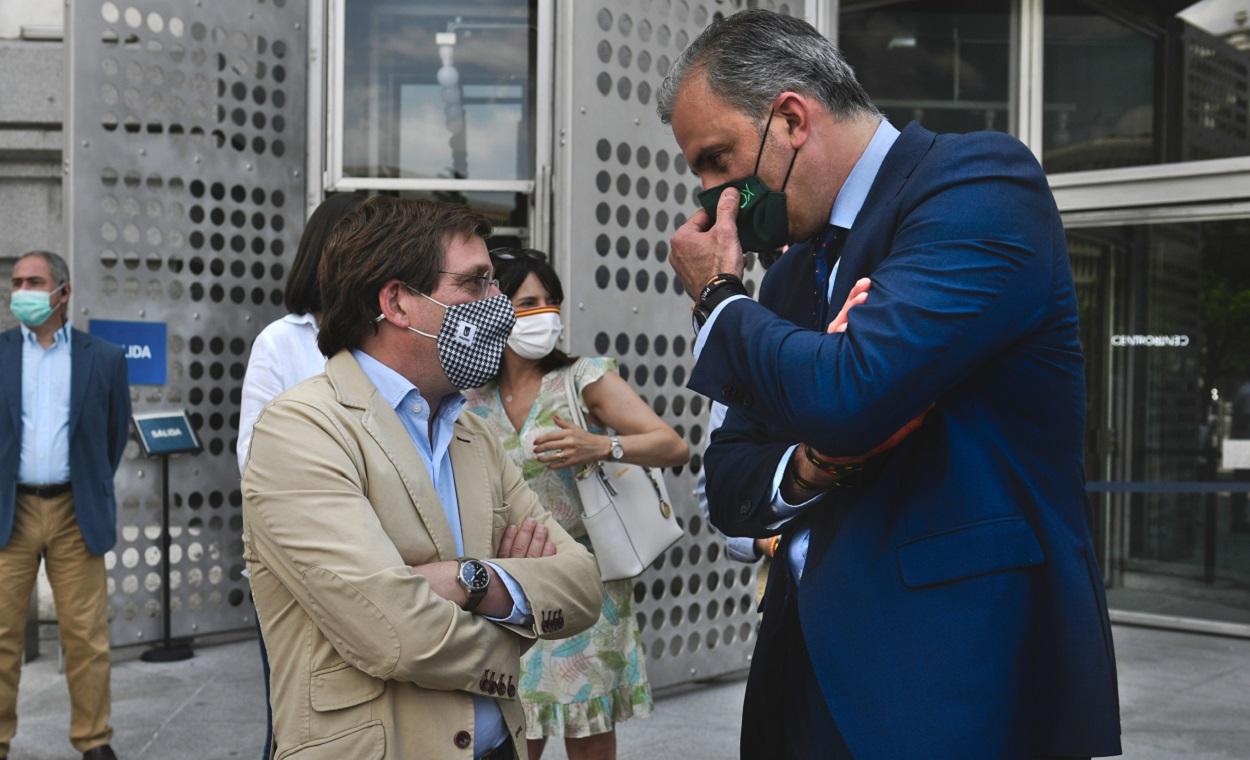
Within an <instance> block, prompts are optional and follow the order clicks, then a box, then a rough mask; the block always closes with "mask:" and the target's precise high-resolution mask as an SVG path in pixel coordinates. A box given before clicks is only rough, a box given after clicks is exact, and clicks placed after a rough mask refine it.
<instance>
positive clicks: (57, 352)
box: [0, 251, 130, 760]
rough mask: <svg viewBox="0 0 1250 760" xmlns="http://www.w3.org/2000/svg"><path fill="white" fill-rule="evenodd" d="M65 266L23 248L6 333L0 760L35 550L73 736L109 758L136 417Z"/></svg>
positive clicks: (2, 351)
mask: <svg viewBox="0 0 1250 760" xmlns="http://www.w3.org/2000/svg"><path fill="white" fill-rule="evenodd" d="M69 299H70V284H69V268H68V267H67V266H66V264H65V260H64V259H62V258H61V257H60V256H58V255H56V254H55V253H48V252H46V251H32V252H30V253H26V254H23V255H22V256H21V257H20V258H19V259H18V260H17V263H16V264H15V265H14V267H13V276H12V294H11V297H10V303H9V308H10V310H11V311H12V313H13V316H15V317H16V318H17V319H18V321H19V322H20V323H21V324H20V325H19V326H18V327H17V328H15V329H12V330H8V331H7V332H4V333H0V367H3V368H4V370H3V373H2V374H0V760H7V755H8V752H9V742H10V741H12V739H13V735H14V734H15V733H16V731H17V688H18V682H19V680H20V678H21V669H22V645H23V633H24V631H25V625H26V616H27V608H28V607H29V604H30V597H31V590H32V589H33V587H34V584H35V576H36V573H37V572H38V570H39V560H40V558H42V559H43V560H44V561H45V562H46V564H47V572H48V581H49V582H50V583H51V585H52V593H53V596H54V598H55V600H56V614H57V627H58V629H59V631H60V635H61V647H62V649H63V650H64V652H65V678H66V680H67V681H68V682H69V694H70V730H69V737H70V742H71V743H72V744H73V745H74V748H75V749H76V750H78V751H79V752H82V753H83V755H82V756H83V758H84V760H111V759H112V758H114V757H115V755H114V754H113V750H112V748H111V747H109V740H110V739H111V738H112V735H113V729H112V728H111V727H110V726H109V710H110V704H109V672H110V662H109V630H108V585H107V578H106V576H105V569H104V553H105V552H107V551H108V550H109V549H112V548H113V544H114V543H115V542H116V517H117V504H116V502H115V500H114V497H113V475H114V473H115V472H116V471H117V465H118V464H119V463H120V462H121V458H122V450H123V449H124V448H125V445H126V436H127V434H128V431H129V424H130V391H129V387H128V382H127V376H126V359H125V356H124V353H123V351H122V349H121V348H120V347H118V346H115V345H113V344H111V343H106V342H104V341H101V340H98V339H95V338H92V337H91V336H90V335H88V334H86V333H84V332H81V331H79V330H75V329H74V328H73V327H71V326H70V323H69Z"/></svg>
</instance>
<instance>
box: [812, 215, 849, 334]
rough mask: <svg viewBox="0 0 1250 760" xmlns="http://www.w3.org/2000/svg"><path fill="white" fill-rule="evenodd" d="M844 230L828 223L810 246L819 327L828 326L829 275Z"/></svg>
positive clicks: (836, 258) (843, 236) (840, 244)
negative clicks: (813, 262)
mask: <svg viewBox="0 0 1250 760" xmlns="http://www.w3.org/2000/svg"><path fill="white" fill-rule="evenodd" d="M845 233H846V230H844V229H842V228H841V227H835V226H834V225H832V224H831V225H829V226H828V227H826V228H825V231H824V232H823V233H821V235H820V239H819V240H817V241H816V245H815V246H813V248H812V258H813V259H814V260H815V265H816V317H817V323H818V325H819V329H822V330H823V329H825V328H826V327H828V326H829V277H830V275H831V274H832V272H833V266H834V264H835V263H837V260H838V256H839V255H840V254H841V251H842V241H843V240H845V239H846V235H845Z"/></svg>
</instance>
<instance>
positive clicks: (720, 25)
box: [656, 10, 880, 124]
mask: <svg viewBox="0 0 1250 760" xmlns="http://www.w3.org/2000/svg"><path fill="white" fill-rule="evenodd" d="M695 71H702V72H704V73H705V74H706V75H707V82H708V85H709V87H710V88H711V90H712V92H713V93H714V94H715V95H716V96H717V97H719V98H722V99H723V100H725V101H726V102H727V103H729V104H730V105H731V106H733V107H734V108H736V109H738V110H739V111H741V112H742V113H744V114H746V115H747V116H749V117H751V118H753V119H759V120H763V119H764V117H765V116H766V115H767V111H768V109H769V106H770V105H772V102H773V100H774V99H775V98H776V97H777V96H778V95H780V94H781V93H783V92H786V91H792V92H798V93H802V94H804V95H808V96H810V97H813V98H815V99H816V100H818V101H819V102H820V103H821V105H823V106H824V107H825V108H826V109H828V111H829V112H830V113H831V114H833V115H834V116H835V117H837V118H839V119H844V118H847V117H850V116H856V115H859V114H872V115H879V114H880V112H879V111H878V110H877V107H876V106H874V105H873V104H872V101H871V100H869V99H868V93H866V92H865V91H864V88H863V87H862V86H860V84H859V81H858V80H856V79H855V72H854V71H852V70H851V66H850V64H848V63H847V62H846V59H845V58H843V57H842V53H841V52H839V51H838V49H837V47H835V46H834V44H833V43H832V42H830V41H829V40H827V39H825V38H824V37H822V36H821V34H820V32H818V31H816V29H815V28H813V27H812V25H811V24H808V23H807V22H806V21H804V20H802V19H797V18H792V17H790V16H783V15H781V14H778V13H773V12H772V11H766V10H747V11H741V12H739V13H735V14H733V15H732V16H729V17H728V18H724V19H719V20H717V21H714V22H712V24H711V25H710V26H709V27H708V28H706V29H704V30H703V32H702V33H700V34H699V36H698V37H697V38H695V40H694V42H691V43H690V44H689V45H688V46H687V47H686V49H685V50H683V51H682V52H681V54H680V55H678V56H677V60H676V61H675V62H674V63H673V67H672V68H671V69H669V72H668V74H667V75H666V76H665V77H664V82H663V83H662V84H661V85H660V90H659V94H658V95H657V96H656V101H657V108H656V110H657V111H659V114H660V121H662V122H664V123H665V124H668V123H669V122H670V121H671V120H672V118H673V106H674V104H675V103H676V100H677V92H678V90H680V89H681V86H682V85H683V84H685V82H686V81H687V79H689V77H690V74H691V73H693V72H695Z"/></svg>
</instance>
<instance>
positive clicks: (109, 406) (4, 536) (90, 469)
mask: <svg viewBox="0 0 1250 760" xmlns="http://www.w3.org/2000/svg"><path fill="white" fill-rule="evenodd" d="M70 336H71V337H70V374H71V378H70V404H69V430H70V433H69V473H70V475H69V476H70V483H71V484H72V486H73V491H74V514H75V515H76V516H77V518H78V528H79V530H81V531H82V537H83V540H84V541H85V542H86V544H87V551H89V552H91V553H92V554H96V555H99V554H104V553H105V552H107V551H108V550H109V549H112V548H113V544H115V543H117V501H116V499H115V498H114V496H113V475H114V473H116V472H117V465H118V464H120V463H121V461H122V451H123V450H124V449H125V447H126V437H127V436H128V435H129V432H130V387H129V384H128V382H127V375H126V357H125V354H124V352H123V351H122V348H121V347H120V346H117V345H114V344H112V343H109V342H107V341H103V340H100V339H99V338H93V337H92V336H90V335H88V334H87V333H85V332H82V331H80V330H73V329H71V330H70ZM0 367H4V368H5V370H4V373H3V379H0V410H3V411H0V548H4V547H5V546H8V544H9V538H10V536H12V535H13V512H14V508H15V506H16V503H17V478H18V468H19V467H20V466H21V458H22V332H21V328H14V329H12V330H8V331H6V332H3V333H0Z"/></svg>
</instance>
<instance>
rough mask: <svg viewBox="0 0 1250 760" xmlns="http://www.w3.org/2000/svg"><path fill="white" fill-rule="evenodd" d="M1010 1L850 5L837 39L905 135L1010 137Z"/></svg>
mask: <svg viewBox="0 0 1250 760" xmlns="http://www.w3.org/2000/svg"><path fill="white" fill-rule="evenodd" d="M1010 19H1011V3H1010V1H1009V0H957V1H956V0H924V1H923V2H880V0H851V1H848V2H843V3H841V5H840V11H839V15H838V39H839V44H840V45H841V47H842V51H843V53H844V54H845V55H846V57H847V60H848V61H850V63H851V65H852V66H853V67H854V68H855V74H856V76H858V77H859V81H860V82H861V83H862V84H863V85H864V88H865V89H866V90H867V91H868V95H869V96H870V97H871V98H872V99H873V102H874V103H876V104H877V107H878V108H880V109H881V112H882V113H884V114H885V115H886V117H887V118H889V120H890V121H891V122H893V123H894V125H895V126H897V127H899V128H900V129H901V128H902V127H903V125H905V124H907V123H908V122H910V121H912V120H913V119H914V120H916V121H919V122H921V123H922V124H924V126H925V127H927V128H929V129H932V130H934V131H937V132H972V131H975V130H980V129H993V130H999V131H1006V130H1007V129H1008V108H1009V97H1008V94H1009V92H1010V87H1009V84H1008V82H1009V75H1010V71H1011V63H1010V54H1011V53H1010V47H1011V46H1010V42H1009V39H1010Z"/></svg>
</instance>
